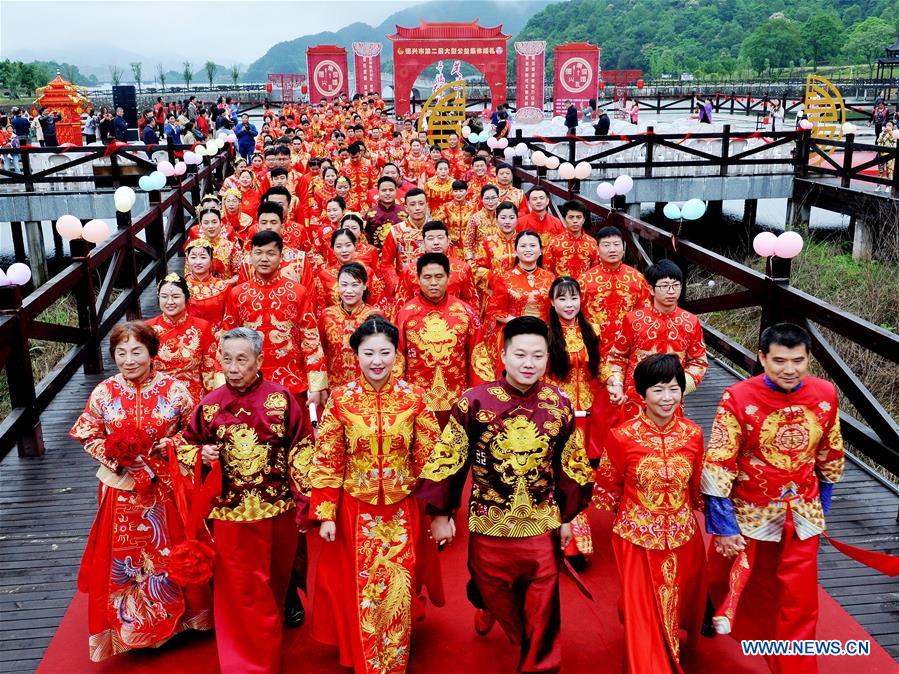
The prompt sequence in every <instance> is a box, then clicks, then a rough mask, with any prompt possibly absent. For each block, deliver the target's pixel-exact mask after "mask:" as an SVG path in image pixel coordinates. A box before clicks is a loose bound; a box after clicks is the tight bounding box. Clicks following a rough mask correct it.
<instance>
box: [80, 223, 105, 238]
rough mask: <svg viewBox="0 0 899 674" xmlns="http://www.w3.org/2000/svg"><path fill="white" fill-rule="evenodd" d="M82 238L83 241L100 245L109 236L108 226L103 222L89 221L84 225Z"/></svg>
mask: <svg viewBox="0 0 899 674" xmlns="http://www.w3.org/2000/svg"><path fill="white" fill-rule="evenodd" d="M82 236H83V237H84V240H85V241H90V242H91V243H100V242H101V241H103V240H104V239H105V238H106V237H108V236H109V225H107V224H106V222H105V221H103V220H96V219H95V220H91V221H90V222H88V223H87V224H86V225H84V233H83V234H82Z"/></svg>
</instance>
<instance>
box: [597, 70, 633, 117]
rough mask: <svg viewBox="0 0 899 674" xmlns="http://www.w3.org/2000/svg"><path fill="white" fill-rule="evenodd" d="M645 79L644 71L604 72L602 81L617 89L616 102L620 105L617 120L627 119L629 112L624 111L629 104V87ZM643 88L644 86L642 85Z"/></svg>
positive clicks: (616, 109) (616, 115)
mask: <svg viewBox="0 0 899 674" xmlns="http://www.w3.org/2000/svg"><path fill="white" fill-rule="evenodd" d="M641 77H643V71H642V70H603V71H602V81H603V82H605V83H606V84H611V85H612V86H613V87H615V98H614V100H615V101H616V102H617V103H618V105H617V107H616V108H615V118H616V119H625V118H626V117H627V111H626V110H625V109H624V106H625V103H627V86H628V85H629V84H632V83H634V82H636V81H637V80H639V79H640V78H641ZM641 86H642V85H641Z"/></svg>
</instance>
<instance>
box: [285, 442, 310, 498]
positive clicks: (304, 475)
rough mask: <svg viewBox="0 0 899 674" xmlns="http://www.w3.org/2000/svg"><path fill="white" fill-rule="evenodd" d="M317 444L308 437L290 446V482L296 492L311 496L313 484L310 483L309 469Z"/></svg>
mask: <svg viewBox="0 0 899 674" xmlns="http://www.w3.org/2000/svg"><path fill="white" fill-rule="evenodd" d="M314 452H315V445H314V444H313V442H312V440H311V439H310V438H308V437H305V438H303V439H302V440H300V441H299V442H298V443H297V444H295V445H294V446H293V447H291V448H290V452H288V454H287V466H288V471H289V472H290V482H291V484H292V485H293V488H294V490H295V491H296V492H298V493H300V494H303V495H304V496H309V493H310V490H311V485H310V484H309V469H310V468H311V466H312V455H313V453H314Z"/></svg>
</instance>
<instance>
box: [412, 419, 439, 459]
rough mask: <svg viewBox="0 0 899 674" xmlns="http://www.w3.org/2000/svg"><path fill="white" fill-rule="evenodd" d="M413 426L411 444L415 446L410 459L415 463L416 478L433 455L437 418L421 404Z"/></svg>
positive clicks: (436, 433)
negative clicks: (413, 434)
mask: <svg viewBox="0 0 899 674" xmlns="http://www.w3.org/2000/svg"><path fill="white" fill-rule="evenodd" d="M414 424H415V437H414V440H413V442H414V443H415V445H414V447H413V448H412V458H413V460H414V462H415V473H416V476H419V475H421V473H422V471H423V470H424V467H425V466H427V465H428V462H429V461H430V459H431V457H432V456H433V454H434V448H435V447H436V445H437V442H438V438H439V437H440V426H439V425H438V423H437V417H435V416H434V413H433V412H432V411H431V410H429V409H427V408H426V407H425V406H424V402H422V409H421V411H420V412H419V413H418V414H417V415H416V416H415V422H414Z"/></svg>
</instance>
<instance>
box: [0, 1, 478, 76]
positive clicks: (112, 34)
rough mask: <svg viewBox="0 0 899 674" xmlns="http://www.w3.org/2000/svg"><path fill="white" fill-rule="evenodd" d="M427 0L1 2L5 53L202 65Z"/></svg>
mask: <svg viewBox="0 0 899 674" xmlns="http://www.w3.org/2000/svg"><path fill="white" fill-rule="evenodd" d="M423 1H424V0H327V1H322V0H284V1H279V0H275V1H273V0H267V1H264V2H258V1H254V0H214V1H205V0H150V1H137V0H117V1H116V2H88V1H84V0H79V1H74V0H73V1H66V0H57V1H55V2H41V1H40V0H28V1H27V2H20V1H9V0H0V58H7V57H9V56H10V55H13V56H15V55H16V54H17V53H18V52H21V50H29V51H31V52H36V53H41V52H42V51H45V50H46V51H50V50H51V49H52V51H53V52H54V54H53V56H51V58H53V57H55V53H56V52H57V51H59V50H71V53H72V54H73V55H77V56H76V58H75V59H73V60H75V61H76V63H77V62H79V61H80V62H84V60H83V58H82V55H83V54H84V53H85V49H86V48H87V49H92V50H96V52H102V50H103V47H104V46H110V47H116V48H119V49H125V50H128V51H132V52H137V53H139V54H142V55H146V56H147V57H152V58H154V59H156V58H162V57H164V56H165V55H166V51H167V50H168V49H169V48H171V49H172V51H174V52H175V55H176V58H177V57H179V56H184V57H187V58H190V59H193V60H195V61H197V62H199V63H203V62H204V61H206V60H207V59H209V58H210V57H211V58H212V59H213V60H215V61H216V62H218V63H224V64H230V63H234V62H243V63H250V62H252V61H255V60H256V59H258V58H259V57H260V56H262V55H263V54H264V53H265V52H266V51H267V50H268V49H269V47H271V46H272V45H273V44H275V43H276V42H281V41H284V40H291V39H294V38H297V37H300V36H302V35H308V34H311V33H318V32H320V31H326V30H339V29H340V28H342V27H344V26H346V25H348V24H349V23H352V22H354V21H361V22H363V23H367V24H370V25H372V26H376V25H378V24H379V23H381V22H382V21H384V19H386V18H387V17H388V16H390V14H392V13H393V12H396V11H397V10H400V9H403V8H404V7H409V6H411V5H416V4H420V3H421V2H423ZM456 1H465V2H468V1H476V0H456ZM120 29H122V30H120ZM57 58H58V57H57ZM97 62H100V63H102V62H104V60H103V59H102V57H100V58H98V59H97Z"/></svg>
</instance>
